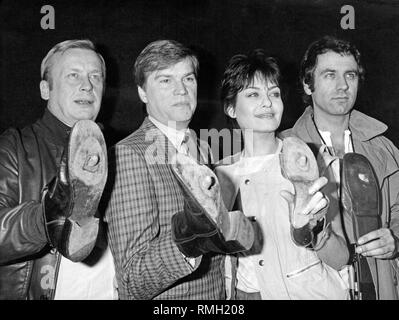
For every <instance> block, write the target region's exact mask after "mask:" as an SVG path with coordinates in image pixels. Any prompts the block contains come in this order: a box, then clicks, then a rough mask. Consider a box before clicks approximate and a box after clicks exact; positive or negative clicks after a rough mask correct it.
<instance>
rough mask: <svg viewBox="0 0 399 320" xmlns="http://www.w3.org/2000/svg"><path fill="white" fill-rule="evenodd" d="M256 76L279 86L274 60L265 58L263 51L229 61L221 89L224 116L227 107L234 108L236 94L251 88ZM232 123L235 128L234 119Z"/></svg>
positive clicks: (278, 70) (278, 73)
mask: <svg viewBox="0 0 399 320" xmlns="http://www.w3.org/2000/svg"><path fill="white" fill-rule="evenodd" d="M257 76H260V77H263V78H264V79H265V80H269V81H270V82H272V83H274V84H276V85H279V81H280V78H281V73H280V69H279V67H278V65H277V62H276V60H275V59H274V58H273V57H270V56H267V55H266V54H265V52H264V50H262V49H255V50H253V51H251V52H249V53H248V54H238V55H235V56H233V57H232V58H231V59H230V61H229V63H228V65H227V67H226V70H225V71H224V74H223V79H222V88H221V101H222V107H223V111H224V113H225V114H226V115H227V109H228V108H229V106H232V107H233V108H235V104H236V100H237V94H238V93H239V92H240V91H242V90H244V89H245V88H247V87H249V86H251V85H252V84H253V82H254V80H255V77H257ZM228 119H231V118H230V117H228ZM232 121H233V125H234V126H235V127H236V126H237V123H236V121H235V119H232Z"/></svg>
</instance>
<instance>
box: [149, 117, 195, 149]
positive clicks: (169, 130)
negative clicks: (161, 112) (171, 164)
mask: <svg viewBox="0 0 399 320" xmlns="http://www.w3.org/2000/svg"><path fill="white" fill-rule="evenodd" d="M148 119H149V120H150V121H151V122H152V123H153V124H154V125H155V126H156V127H157V128H158V129H159V130H161V132H162V133H163V134H164V135H165V136H166V137H167V138H168V139H169V141H170V142H171V143H172V145H173V146H174V147H175V148H176V150H177V151H178V152H181V153H184V154H186V150H184V148H183V147H182V143H183V140H184V138H185V136H186V134H190V129H189V128H187V129H183V130H177V129H176V128H173V127H169V126H166V125H164V124H163V123H161V122H159V121H158V120H157V119H155V118H154V117H151V116H148Z"/></svg>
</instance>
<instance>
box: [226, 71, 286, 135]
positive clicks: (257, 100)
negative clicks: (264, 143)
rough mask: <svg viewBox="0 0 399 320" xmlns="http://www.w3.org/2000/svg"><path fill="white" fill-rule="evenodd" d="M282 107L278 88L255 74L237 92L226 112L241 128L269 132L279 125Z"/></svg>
mask: <svg viewBox="0 0 399 320" xmlns="http://www.w3.org/2000/svg"><path fill="white" fill-rule="evenodd" d="M283 109H284V106H283V101H282V100H281V93H280V88H279V87H278V86H277V85H276V84H275V83H272V82H270V81H269V80H265V79H264V78H263V77H261V76H259V75H255V78H254V79H253V81H252V83H250V84H249V85H248V86H247V87H245V88H244V89H243V90H241V91H240V92H238V94H237V97H236V102H235V106H230V107H229V108H228V109H227V113H228V115H229V116H230V117H231V118H234V119H236V120H237V123H238V125H239V126H240V128H241V129H253V131H254V132H264V133H266V132H267V133H269V132H274V131H276V130H277V128H278V127H279V125H280V122H281V117H282V115H283Z"/></svg>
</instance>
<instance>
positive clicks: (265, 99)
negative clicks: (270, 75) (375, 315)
mask: <svg viewBox="0 0 399 320" xmlns="http://www.w3.org/2000/svg"><path fill="white" fill-rule="evenodd" d="M271 106H272V101H271V100H270V97H269V96H268V95H267V94H265V95H264V96H263V99H262V107H266V108H270V107H271Z"/></svg>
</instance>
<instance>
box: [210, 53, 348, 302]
mask: <svg viewBox="0 0 399 320" xmlns="http://www.w3.org/2000/svg"><path fill="white" fill-rule="evenodd" d="M279 81H280V70H279V67H278V65H277V63H276V61H275V60H274V59H273V58H271V57H268V56H266V55H265V53H264V52H263V51H262V50H260V49H258V50H255V51H253V52H251V53H250V54H248V55H236V56H234V57H233V58H231V60H230V62H229V64H228V66H227V69H226V71H225V73H224V77H223V81H222V103H223V108H224V112H225V113H226V115H227V116H228V117H230V118H231V119H232V120H233V121H234V122H235V124H236V125H237V126H238V127H239V128H240V129H241V132H242V136H243V141H244V147H243V150H242V152H240V153H238V154H235V155H232V156H230V157H228V158H225V159H223V160H222V161H221V162H220V163H219V164H218V165H217V167H216V174H217V176H218V178H219V181H220V185H221V188H222V192H223V198H224V201H225V204H226V207H227V208H228V209H229V210H232V209H239V210H242V211H243V212H244V214H245V215H246V216H248V217H249V216H252V217H253V219H254V220H256V221H255V225H256V227H255V229H256V232H255V233H256V236H255V237H256V240H255V244H254V246H253V247H252V248H251V250H250V251H249V252H246V253H245V254H240V255H239V256H238V257H237V256H235V257H234V256H232V257H231V259H226V280H227V288H228V295H230V297H231V298H232V299H347V298H348V297H349V296H348V289H347V285H346V283H345V281H344V280H343V279H342V278H341V276H340V274H339V272H338V271H337V270H335V269H334V268H333V267H332V266H329V265H328V264H327V263H326V262H325V261H323V259H322V257H319V253H320V252H321V251H322V248H323V247H324V246H325V244H326V242H327V240H328V239H329V232H328V231H329V227H328V225H326V223H325V219H324V215H325V212H326V210H327V208H328V200H327V199H326V198H325V197H324V195H323V194H322V193H321V192H320V191H319V190H320V189H321V188H322V187H323V186H324V185H325V184H326V182H327V179H326V178H324V177H322V178H317V179H315V180H314V182H313V184H312V185H311V186H310V187H309V201H308V202H307V204H306V205H305V207H304V209H303V211H301V214H302V215H303V217H306V218H307V219H309V221H316V222H317V223H314V224H312V228H310V229H309V232H310V233H312V239H313V240H312V241H311V242H310V243H308V244H306V245H303V246H301V245H298V243H297V242H295V239H293V236H292V225H291V222H290V214H292V206H293V204H294V195H293V194H294V186H293V184H292V183H291V182H290V180H288V179H285V178H284V177H283V175H282V172H281V165H280V156H281V154H282V146H283V142H282V140H281V139H279V138H278V137H277V135H276V130H277V129H278V127H279V125H280V122H281V117H282V114H283V109H284V107H283V102H282V100H281V91H280V86H279ZM290 210H291V212H290ZM321 256H322V255H321ZM231 284H233V286H230V285H231ZM229 288H231V289H230V290H229ZM229 291H230V292H229Z"/></svg>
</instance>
